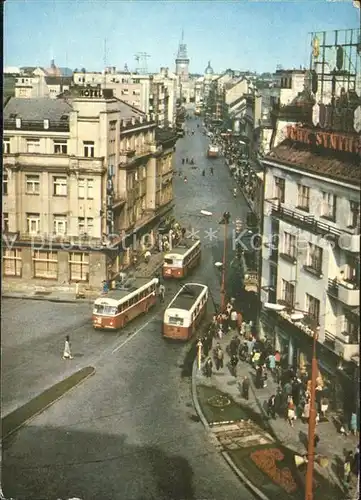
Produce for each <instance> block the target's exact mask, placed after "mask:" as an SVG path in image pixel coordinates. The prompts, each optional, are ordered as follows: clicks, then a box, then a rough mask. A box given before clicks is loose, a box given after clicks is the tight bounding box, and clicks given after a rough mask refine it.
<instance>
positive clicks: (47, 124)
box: [44, 120, 49, 130]
mask: <svg viewBox="0 0 361 500" xmlns="http://www.w3.org/2000/svg"><path fill="white" fill-rule="evenodd" d="M48 128H49V120H44V130H48Z"/></svg>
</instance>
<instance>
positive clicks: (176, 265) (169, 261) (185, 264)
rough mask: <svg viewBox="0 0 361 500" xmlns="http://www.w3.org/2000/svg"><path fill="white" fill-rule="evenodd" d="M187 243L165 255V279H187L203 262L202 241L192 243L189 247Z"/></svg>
mask: <svg viewBox="0 0 361 500" xmlns="http://www.w3.org/2000/svg"><path fill="white" fill-rule="evenodd" d="M185 241H186V240H185ZM187 243H188V242H187ZM187 243H185V244H184V245H182V244H180V245H178V246H177V247H176V248H174V249H173V250H171V251H170V252H168V253H167V254H165V256H164V262H163V278H178V279H179V278H185V277H186V276H188V274H189V272H190V271H191V270H192V269H193V268H194V267H196V266H197V265H198V264H199V262H200V260H201V242H200V240H196V241H191V242H189V244H188V245H187Z"/></svg>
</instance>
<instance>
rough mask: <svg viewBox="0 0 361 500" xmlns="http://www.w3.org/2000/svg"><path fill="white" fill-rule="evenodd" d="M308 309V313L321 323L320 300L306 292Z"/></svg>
mask: <svg viewBox="0 0 361 500" xmlns="http://www.w3.org/2000/svg"><path fill="white" fill-rule="evenodd" d="M306 310H307V312H308V315H309V316H310V317H311V318H312V319H314V320H315V321H316V322H317V324H319V318H320V301H319V300H318V299H316V298H315V297H313V296H312V295H309V294H308V293H306Z"/></svg>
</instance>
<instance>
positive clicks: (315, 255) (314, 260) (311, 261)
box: [307, 243, 323, 273]
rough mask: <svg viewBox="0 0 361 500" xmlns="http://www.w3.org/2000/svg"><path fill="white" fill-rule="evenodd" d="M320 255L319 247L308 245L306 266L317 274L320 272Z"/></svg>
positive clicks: (320, 249)
mask: <svg viewBox="0 0 361 500" xmlns="http://www.w3.org/2000/svg"><path fill="white" fill-rule="evenodd" d="M322 253H323V251H322V248H321V247H318V246H317V245H313V244H312V243H309V245H308V261H307V265H308V266H309V267H310V268H311V269H314V270H315V271H317V272H318V273H321V272H322Z"/></svg>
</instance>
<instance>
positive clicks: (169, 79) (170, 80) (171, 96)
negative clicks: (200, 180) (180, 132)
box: [153, 67, 178, 128]
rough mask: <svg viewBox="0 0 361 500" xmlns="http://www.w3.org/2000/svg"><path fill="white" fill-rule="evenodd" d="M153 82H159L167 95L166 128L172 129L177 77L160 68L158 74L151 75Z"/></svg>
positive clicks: (174, 115)
mask: <svg viewBox="0 0 361 500" xmlns="http://www.w3.org/2000/svg"><path fill="white" fill-rule="evenodd" d="M153 82H161V83H163V85H164V86H165V88H166V91H167V94H168V118H167V120H168V127H171V128H174V127H175V123H176V108H177V82H178V77H177V75H176V74H175V73H172V72H171V71H169V69H168V68H164V67H162V68H160V72H159V73H157V74H155V75H153Z"/></svg>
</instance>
